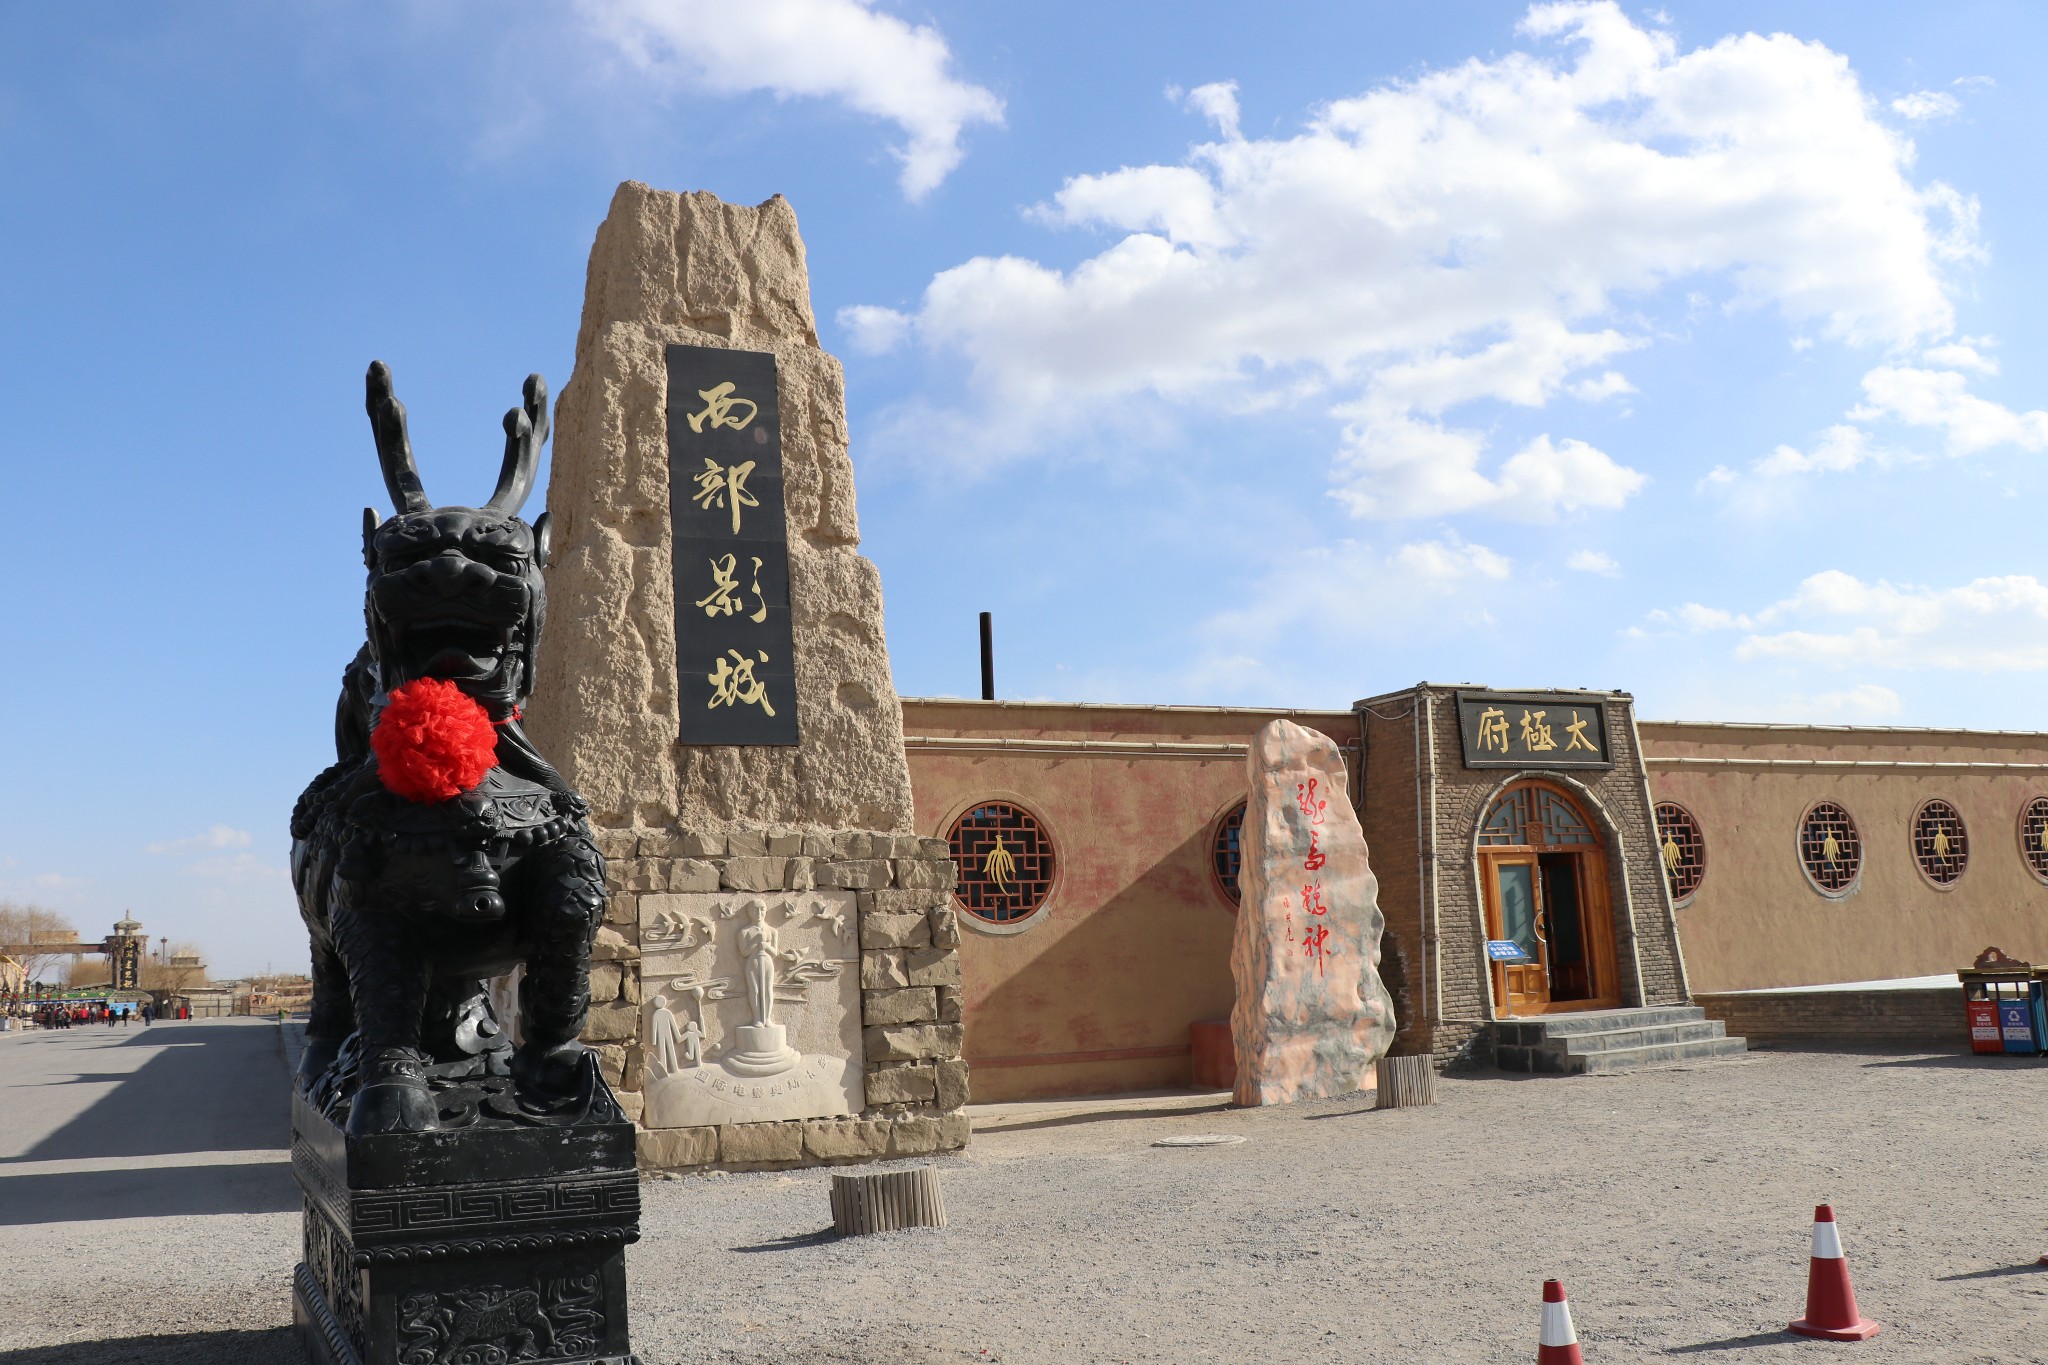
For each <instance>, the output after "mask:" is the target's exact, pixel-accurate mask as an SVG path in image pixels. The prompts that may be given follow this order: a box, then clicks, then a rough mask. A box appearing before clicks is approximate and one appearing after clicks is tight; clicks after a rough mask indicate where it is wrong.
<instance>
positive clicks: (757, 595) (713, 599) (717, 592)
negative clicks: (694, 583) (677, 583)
mask: <svg viewBox="0 0 2048 1365" xmlns="http://www.w3.org/2000/svg"><path fill="white" fill-rule="evenodd" d="M747 558H749V559H751V560H753V561H754V583H753V593H754V610H753V611H751V612H749V613H747V619H748V620H749V621H754V622H761V621H765V620H767V619H768V602H767V599H765V598H763V597H762V596H761V557H760V556H759V555H748V556H747ZM738 569H739V559H738V557H737V556H735V555H719V556H716V557H714V558H713V559H712V561H711V591H710V592H708V593H706V594H705V595H704V596H702V597H700V598H698V599H697V605H698V606H700V607H702V608H703V609H704V614H705V615H706V616H731V615H733V614H735V613H736V612H738V611H739V610H740V609H741V608H742V607H744V606H746V603H745V602H743V601H741V600H740V591H739V588H740V585H739V576H738Z"/></svg>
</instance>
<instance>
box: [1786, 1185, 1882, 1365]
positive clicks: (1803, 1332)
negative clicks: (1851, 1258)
mask: <svg viewBox="0 0 2048 1365" xmlns="http://www.w3.org/2000/svg"><path fill="white" fill-rule="evenodd" d="M1792 1330H1793V1331H1795V1332H1797V1333H1798V1334H1799V1335H1800V1336H1802V1337H1819V1338H1820V1339H1821V1340H1823V1341H1868V1340H1869V1339H1870V1338H1871V1337H1874V1336H1876V1335H1877V1334H1878V1331H1879V1327H1878V1324H1876V1323H1874V1322H1870V1321H1868V1320H1866V1319H1865V1318H1864V1317H1862V1316H1861V1315H1860V1314H1859V1313H1857V1311H1856V1291H1855V1290H1854V1289H1853V1288H1851V1287H1850V1284H1849V1262H1848V1259H1847V1258H1846V1257H1844V1256H1843V1255H1842V1234H1841V1233H1839V1232H1837V1231H1836V1230H1835V1211H1834V1210H1833V1209H1832V1208H1830V1207H1828V1206H1827V1205H1826V1204H1822V1205H1821V1206H1820V1207H1819V1208H1817V1209H1815V1210H1814V1211H1813V1259H1812V1260H1811V1261H1809V1262H1808V1263H1807V1270H1806V1316H1805V1317H1803V1318H1801V1319H1799V1321H1797V1322H1795V1323H1793V1324H1792Z"/></svg>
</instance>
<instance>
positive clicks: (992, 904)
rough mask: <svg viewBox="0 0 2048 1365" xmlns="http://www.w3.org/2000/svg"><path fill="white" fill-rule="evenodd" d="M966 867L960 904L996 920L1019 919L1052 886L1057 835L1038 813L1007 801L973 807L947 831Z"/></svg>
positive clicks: (1035, 908) (1029, 912)
mask: <svg viewBox="0 0 2048 1365" xmlns="http://www.w3.org/2000/svg"><path fill="white" fill-rule="evenodd" d="M946 842H948V843H949V844H951V845H952V846H953V861H954V863H955V864H956V865H958V867H959V869H960V885H959V887H958V888H957V889H956V890H955V891H954V893H953V895H954V897H955V899H957V900H958V901H959V902H960V908H961V909H963V910H965V911H966V912H967V913H968V914H970V915H973V916H974V917H975V918H976V919H981V920H986V921H988V922H989V923H990V924H1015V923H1016V922H1017V921H1019V920H1023V919H1029V918H1030V917H1031V916H1032V915H1035V914H1037V913H1038V911H1039V910H1040V909H1041V908H1043V907H1044V905H1045V898H1046V897H1047V896H1048V895H1049V894H1050V893H1051V891H1052V874H1053V851H1052V840H1051V839H1050V838H1048V837H1047V835H1046V832H1045V827H1044V826H1043V825H1041V824H1039V823H1038V817H1037V816H1035V815H1033V814H1032V813H1031V812H1030V811H1028V810H1025V809H1024V808H1023V807H1022V806H1013V805H1011V804H1010V803H1009V802H1007V801H985V802H983V803H982V804H981V805H978V806H974V807H971V808H970V809H969V810H968V811H967V812H966V813H965V814H964V815H962V816H961V817H960V818H959V819H958V820H955V821H954V822H953V828H952V830H951V831H950V832H948V833H947V835H946Z"/></svg>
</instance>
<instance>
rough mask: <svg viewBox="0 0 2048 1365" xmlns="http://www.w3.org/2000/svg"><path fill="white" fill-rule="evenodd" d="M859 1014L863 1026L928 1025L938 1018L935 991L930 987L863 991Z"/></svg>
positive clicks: (936, 993) (937, 999)
mask: <svg viewBox="0 0 2048 1365" xmlns="http://www.w3.org/2000/svg"><path fill="white" fill-rule="evenodd" d="M860 1011H861V1022H862V1023H865V1024H928V1023H931V1022H933V1021H934V1020H936V1019H937V1018H938V1017H939V998H938V992H936V991H935V990H933V989H932V988H931V987H930V986H913V987H910V988H908V989H905V990H894V991H890V990H879V991H875V990H870V991H862V992H861V999H860Z"/></svg>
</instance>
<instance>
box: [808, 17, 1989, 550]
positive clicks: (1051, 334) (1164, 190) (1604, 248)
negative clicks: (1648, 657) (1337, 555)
mask: <svg viewBox="0 0 2048 1365" xmlns="http://www.w3.org/2000/svg"><path fill="white" fill-rule="evenodd" d="M1522 31H1523V33H1524V35H1525V36H1526V37H1527V38H1529V39H1530V40H1531V41H1532V42H1533V43H1535V44H1536V45H1537V46H1538V50H1537V51H1534V52H1512V53H1509V54H1508V55H1505V56H1502V57H1498V58H1494V59H1489V60H1472V61H1467V62H1464V63H1462V64H1459V65H1457V66H1454V67H1449V68H1445V69H1442V70H1436V71H1429V72H1425V73H1424V74H1422V75H1419V76H1417V77H1415V78H1413V79H1409V80H1401V81H1391V82H1387V83H1385V84H1382V85H1380V86H1378V87H1376V88H1373V89H1371V90H1368V91H1366V92H1365V93H1363V94H1360V95H1357V96H1354V97H1351V98H1345V99H1337V100H1334V101H1331V102H1330V103H1328V104H1325V105H1322V106H1319V107H1318V108H1316V109H1315V110H1314V111H1312V113H1311V114H1310V115H1309V118H1308V121H1307V123H1306V125H1305V126H1304V127H1303V128H1302V129H1301V130H1300V131H1299V132H1296V133H1294V134H1292V135H1280V136H1274V137H1270V138H1246V137H1244V136H1242V134H1241V132H1240V131H1238V130H1237V127H1236V122H1235V118H1236V96H1235V91H1234V90H1233V89H1232V88H1230V87H1229V84H1228V83H1227V82H1224V83H1218V84H1216V85H1211V86H1204V87H1202V91H1199V92H1197V94H1196V95H1191V96H1189V99H1190V100H1197V95H1199V97H1200V98H1199V100H1198V101H1197V103H1198V104H1199V107H1200V108H1201V109H1202V111H1203V112H1204V113H1205V114H1207V116H1209V117H1210V118H1212V119H1215V120H1216V121H1217V124H1218V126H1219V127H1220V128H1221V129H1222V130H1223V134H1224V136H1223V138H1222V140H1220V141H1215V142H1208V143H1204V144H1202V145H1199V146H1196V147H1194V148H1192V149H1191V150H1190V151H1189V153H1188V155H1187V156H1186V158H1185V159H1184V160H1183V161H1181V162H1179V163H1177V164H1152V165H1140V166H1129V167H1125V168H1123V169H1120V170H1116V171H1111V172H1107V173H1103V174H1094V175H1081V176H1076V177H1074V178H1073V179H1070V180H1068V181H1067V182H1066V184H1065V185H1064V186H1063V187H1062V188H1061V189H1060V190H1059V191H1058V193H1057V194H1055V195H1054V196H1053V197H1052V199H1051V201H1050V202H1049V203H1047V204H1044V205H1041V206H1040V207H1039V209H1038V210H1037V213H1036V216H1037V217H1038V219H1039V220H1040V221H1041V222H1044V223H1047V224H1049V225H1053V226H1059V227H1064V228H1068V229H1087V230H1092V231H1098V232H1103V233H1107V234H1109V235H1110V236H1111V238H1112V240H1111V241H1110V242H1109V243H1108V244H1107V245H1106V246H1104V247H1103V248H1102V249H1101V250H1099V251H1098V252H1097V253H1096V254H1094V255H1093V256H1090V257H1089V258H1087V259H1085V260H1083V261H1081V262H1080V263H1079V264H1077V265H1074V266H1073V267H1071V268H1070V269H1055V268H1053V267H1051V266H1048V265H1045V264H1042V263H1040V262H1038V261H1034V260H1030V259H1026V258H1023V257H1020V256H1001V257H991V256H984V257H977V258H975V259H973V260H970V261H967V262H965V263H964V264H961V265H959V266H956V267H954V268H952V269H949V270H946V271H943V272H941V273H940V274H938V275H937V276H936V277H934V278H933V280H932V281H931V283H930V284H929V286H928V287H927V288H926V290H925V292H924V295H923V297H922V298H921V299H920V300H919V302H918V304H917V306H916V307H915V308H914V309H912V310H910V311H909V312H907V313H905V314H901V315H900V316H901V317H902V318H903V319H904V320H905V321H904V322H903V323H901V324H899V323H897V322H896V321H895V320H894V319H893V318H892V319H889V320H885V321H878V320H877V319H875V318H872V317H865V316H863V317H859V318H855V319H853V320H852V321H851V322H850V324H849V325H854V326H856V329H857V330H860V329H865V332H866V334H867V335H870V336H883V337H888V336H892V335H894V334H896V333H899V332H900V331H901V330H903V329H906V328H907V330H908V333H909V334H910V335H911V336H913V337H914V338H915V339H916V340H917V341H918V342H919V343H920V344H921V345H922V346H923V347H924V348H925V349H926V351H927V352H928V353H930V354H931V355H933V356H935V357H940V358H943V360H944V361H945V362H946V363H957V364H959V365H961V366H962V367H963V368H964V371H965V375H966V382H967V384H968V388H969V391H970V394H971V398H970V400H969V406H970V407H971V408H973V409H974V411H973V412H972V413H971V414H968V415H964V416H963V417H962V418H961V421H960V424H961V425H964V426H968V427H973V428H978V429H981V430H985V431H987V432H989V433H992V434H993V437H994V438H993V439H992V440H990V441H976V442H967V443H965V444H964V446H963V448H964V449H969V450H972V451H974V453H975V457H976V459H977V460H978V461H984V462H985V461H986V460H987V458H988V452H989V451H990V449H991V448H994V447H997V446H1001V447H1006V448H1008V449H1010V450H1012V451H1015V452H1017V453H1023V452H1024V451H1025V450H1026V449H1028V448H1029V445H1030V442H1029V439H1028V435H1020V434H1019V433H1030V432H1037V433H1040V434H1041V435H1044V434H1047V433H1050V432H1052V431H1053V430H1055V429H1056V428H1055V426H1054V424H1056V423H1061V422H1064V423H1067V424H1068V425H1069V427H1070V428H1071V427H1073V426H1075V425H1077V424H1085V422H1086V421H1087V420H1088V414H1091V413H1101V412H1104V411H1109V410H1113V409H1115V408H1116V407H1118V406H1119V405H1123V404H1127V403H1128V402H1129V401H1130V400H1132V399H1133V398H1135V397H1147V398H1150V399H1155V400H1159V401H1161V402H1163V403H1164V404H1166V405H1168V406H1169V407H1175V408H1180V409H1192V410H1206V411H1211V412H1217V411H1221V412H1242V411H1245V410H1247V409H1248V408H1251V407H1255V406H1257V405H1259V404H1281V403H1285V404H1299V403H1303V402H1321V403H1323V404H1325V405H1326V406H1327V410H1328V411H1329V412H1330V413H1331V414H1332V415H1333V416H1335V417H1336V418H1337V419H1338V420H1339V421H1340V422H1341V423H1342V424H1343V426H1344V435H1343V441H1342V449H1341V451H1340V453H1339V455H1338V458H1337V460H1336V464H1335V470H1334V479H1333V483H1334V491H1335V492H1336V493H1337V495H1338V496H1339V497H1340V498H1341V499H1342V500H1343V502H1344V503H1345V505H1346V506H1347V507H1349V508H1350V509H1351V510H1352V511H1353V512H1354V513H1355V514H1357V515H1359V516H1365V517H1417V516H1425V517H1426V516H1438V515H1445V514H1450V513H1455V512H1461V511H1486V512H1491V513H1495V514H1507V515H1517V516H1526V517H1533V518H1542V517H1549V516H1555V515H1558V514H1560V513H1563V512H1569V511H1572V510H1574V509H1586V508H1613V507H1618V506H1620V505H1621V504H1622V503H1623V502H1624V501H1625V500H1626V499H1627V498H1628V497H1629V496H1631V495H1632V494H1633V492H1634V491H1635V490H1636V489H1638V488H1640V487H1641V485H1642V476H1641V475H1640V474H1638V473H1636V472H1635V471H1633V470H1631V469H1629V468H1627V467H1626V466H1625V464H1623V463H1622V462H1619V461H1616V460H1614V459H1612V458H1611V457H1609V456H1608V455H1606V454H1604V453H1602V452H1600V451H1598V450H1595V449H1594V448H1593V447H1592V446H1590V445H1587V444H1585V443H1583V442H1582V441H1578V440H1574V439H1572V438H1570V437H1569V436H1563V437H1559V438H1557V439H1555V440H1553V439H1552V438H1551V437H1549V436H1544V437H1541V438H1538V441H1536V442H1531V443H1528V444H1525V445H1523V446H1522V448H1521V449H1520V450H1519V451H1518V452H1517V453H1515V454H1512V455H1510V456H1508V457H1507V459H1506V460H1505V461H1504V462H1503V463H1502V465H1501V467H1500V468H1499V469H1498V470H1496V471H1491V472H1489V471H1488V470H1486V469H1485V467H1484V465H1485V462H1486V459H1487V455H1488V440H1487V437H1486V435H1485V432H1484V431H1483V430H1481V429H1480V426H1481V425H1483V423H1482V424H1474V425H1473V427H1472V429H1466V427H1465V426H1462V425H1459V424H1454V423H1447V422H1445V421H1443V420H1441V419H1442V418H1443V417H1444V416H1445V415H1446V414H1449V413H1450V412H1452V410H1454V409H1457V408H1459V407H1460V406H1461V405H1465V404H1473V403H1494V404H1509V405H1515V406H1521V407H1529V408H1537V407H1542V406H1544V405H1545V404H1547V403H1549V402H1550V401H1551V399H1552V398H1554V397H1555V396H1556V395H1557V394H1558V393H1560V392H1567V391H1568V392H1571V393H1573V394H1574V395H1576V396H1580V397H1585V398H1600V397H1607V396H1612V395H1614V394H1619V393H1624V392H1627V391H1629V386H1628V380H1627V378H1626V376H1625V375H1623V374H1622V373H1621V372H1620V371H1619V370H1618V369H1615V368H1613V366H1612V364H1611V362H1612V361H1613V359H1614V358H1615V357H1617V356H1619V355H1620V354H1622V353H1624V352H1626V351H1628V350H1630V349H1633V348H1636V347H1640V346H1644V345H1647V344H1650V341H1651V332H1650V330H1649V329H1648V327H1647V326H1644V327H1642V328H1641V329H1640V330H1639V331H1637V332H1633V333H1630V332H1624V331H1622V330H1618V329H1617V328H1616V327H1615V326H1611V325H1608V323H1609V321H1610V320H1611V318H1612V317H1613V316H1614V314H1615V308H1616V304H1617V301H1618V300H1620V299H1622V298H1623V297H1624V296H1629V297H1638V296H1641V295H1643V294H1646V293H1650V292H1654V291H1658V290H1660V289H1663V288H1665V287H1666V286H1678V287H1682V288H1686V289H1689V290H1692V291H1693V292H1699V293H1701V294H1702V296H1703V297H1707V298H1711V299H1719V300H1721V302H1718V303H1716V304H1714V307H1716V308H1717V309H1725V308H1731V307H1732V308H1768V309H1773V310H1775V311H1776V312H1777V313H1778V314H1779V315H1780V316H1782V317H1783V318H1784V319H1786V320H1787V321H1788V322H1789V323H1791V324H1792V325H1794V326H1795V327H1796V328H1798V329H1799V330H1800V332H1801V333H1802V334H1806V333H1813V334H1818V335H1821V336H1825V337H1828V338H1830V339H1833V340H1836V341H1840V342H1847V343H1855V344H1876V345H1884V346H1891V347H1905V346H1910V345H1915V344H1919V343H1923V342H1926V341H1930V340H1938V339H1940V338H1942V337H1945V336H1946V335H1947V334H1948V333H1949V331H1950V329H1951V327H1952V323H1953V313H1952V309H1951V306H1950V302H1949V298H1948V295H1947V293H1946V282H1945V279H1944V276H1943V273H1942V272H1943V268H1944V266H1945V264H1946V263H1948V262H1951V261H1957V260H1964V259H1970V258H1972V256H1973V255H1974V253H1976V251H1977V246H1976V218H1975V204H1974V201H1971V200H1969V199H1967V198H1965V197H1963V196H1961V195H1959V194H1957V193H1956V192H1955V191H1953V190H1951V189H1949V188H1948V187H1946V186H1943V185H1940V184H1938V183H1934V184H1929V185H1926V186H1920V185H1916V184H1915V183H1914V182H1913V181H1912V180H1911V179H1910V178H1909V171H1910V168H1911V164H1912V155H1913V149H1912V145H1911V143H1910V142H1908V141H1907V140H1906V139H1904V138H1903V137H1901V136H1900V135H1899V134H1898V133H1897V132H1895V131H1894V130H1893V129H1891V128H1889V127H1887V126H1886V125H1885V124H1884V123H1883V122H1882V121H1880V120H1879V119H1878V118H1877V117H1876V111H1877V106H1876V105H1875V104H1874V102H1873V101H1872V100H1871V99H1870V98H1869V96H1868V95H1867V94H1866V93H1865V91H1864V90H1863V88H1862V86H1861V85H1860V83H1859V81H1858V80H1857V77H1856V75H1855V73H1854V72H1853V71H1852V70H1851V69H1850V67H1849V65H1848V62H1847V61H1846V59H1845V58H1843V57H1842V56H1841V55H1839V54H1837V53H1835V52H1832V51H1830V50H1829V49H1827V48H1826V47H1824V46H1822V45H1821V44H1819V43H1810V42H1801V41H1799V40H1798V39H1795V38H1792V37H1789V36H1786V35H1783V34H1778V35H1773V36H1769V37H1765V36H1760V35H1757V34H1744V35H1741V36H1736V37H1729V38H1726V39H1723V40H1722V41H1720V42H1717V43H1715V44H1713V45H1711V46H1708V47H1701V48H1695V49H1692V50H1690V51H1683V52H1681V51H1680V50H1679V48H1678V45H1677V43H1676V41H1675V39H1673V38H1672V37H1671V35H1670V34H1668V33H1667V32H1664V31H1663V30H1662V29H1660V28H1651V27H1641V26H1638V25H1637V24H1636V23H1634V22H1631V20H1630V19H1629V18H1628V17H1627V16H1626V15H1625V14H1624V13H1623V11H1622V10H1621V8H1620V7H1619V6H1617V5H1615V4H1613V3H1609V2H1607V0H1601V2H1600V3H1574V4H1556V5H1539V6H1537V7H1535V8H1532V9H1531V10H1530V11H1529V12H1528V16H1527V18H1526V20H1525V21H1524V23H1523V26H1522ZM1202 92H1208V93H1206V94H1204V93H1202ZM1709 286H1710V287H1711V288H1709ZM1588 371H1596V373H1595V374H1593V375H1588V374H1586V373H1585V372H1588ZM940 425H941V426H945V424H940ZM904 429H906V430H907V429H908V428H907V427H906V428H904ZM949 429H950V428H949ZM1517 462H1519V464H1518V463H1517ZM1560 471H1564V472H1566V473H1567V474H1568V476H1569V477H1552V476H1553V475H1555V474H1557V473H1558V472H1560ZM1532 498H1534V499H1537V500H1539V501H1538V502H1535V503H1532V502H1531V501H1530V499H1532ZM1546 499H1547V501H1544V500H1546Z"/></svg>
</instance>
